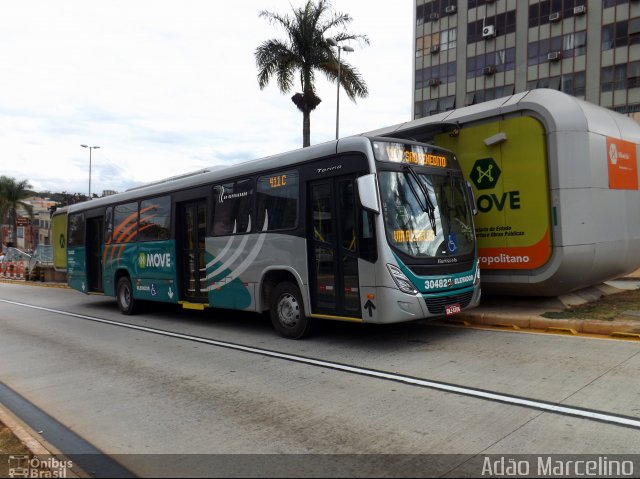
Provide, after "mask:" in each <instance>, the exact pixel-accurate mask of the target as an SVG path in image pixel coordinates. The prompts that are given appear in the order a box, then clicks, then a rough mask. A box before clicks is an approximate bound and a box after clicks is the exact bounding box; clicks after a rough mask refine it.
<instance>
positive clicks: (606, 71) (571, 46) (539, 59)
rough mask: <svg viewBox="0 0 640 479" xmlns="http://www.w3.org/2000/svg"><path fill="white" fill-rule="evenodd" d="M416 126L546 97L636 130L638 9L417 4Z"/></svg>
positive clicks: (514, 2)
mask: <svg viewBox="0 0 640 479" xmlns="http://www.w3.org/2000/svg"><path fill="white" fill-rule="evenodd" d="M415 39H416V43H415V64H414V71H415V75H414V89H413V90H414V93H413V95H414V103H413V105H414V107H413V117H414V119H417V118H422V117H424V116H428V115H431V114H434V113H437V112H442V111H447V110H451V109H454V108H460V107H463V106H468V105H473V104H476V103H481V102H483V101H487V100H492V99H494V98H499V97H502V96H507V95H510V94H513V93H517V92H521V91H526V90H530V89H533V88H552V89H556V90H561V91H563V92H565V93H569V94H571V95H574V96H576V97H579V98H581V99H584V100H586V101H589V102H592V103H595V104H598V105H601V106H604V107H607V108H611V109H614V110H616V111H618V112H621V113H625V114H628V115H630V116H633V117H634V118H635V119H636V121H638V120H640V1H639V0H416V2H415Z"/></svg>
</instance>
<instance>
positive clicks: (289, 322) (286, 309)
mask: <svg viewBox="0 0 640 479" xmlns="http://www.w3.org/2000/svg"><path fill="white" fill-rule="evenodd" d="M277 311H278V320H279V321H280V323H281V324H282V325H283V326H286V327H288V328H293V327H294V326H295V325H296V324H298V321H300V304H299V303H298V300H297V299H296V297H295V296H293V295H292V294H289V293H286V294H283V295H282V296H280V299H279V300H278V308H277Z"/></svg>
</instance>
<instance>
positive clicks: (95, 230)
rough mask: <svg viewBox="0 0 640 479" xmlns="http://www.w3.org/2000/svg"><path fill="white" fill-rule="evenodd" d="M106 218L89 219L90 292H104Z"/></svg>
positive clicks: (87, 255)
mask: <svg viewBox="0 0 640 479" xmlns="http://www.w3.org/2000/svg"><path fill="white" fill-rule="evenodd" d="M103 238H104V218H103V217H102V216H101V217H99V218H88V219H87V236H86V247H87V253H86V258H87V283H88V287H89V291H90V292H96V293H102V292H103V288H102V240H103Z"/></svg>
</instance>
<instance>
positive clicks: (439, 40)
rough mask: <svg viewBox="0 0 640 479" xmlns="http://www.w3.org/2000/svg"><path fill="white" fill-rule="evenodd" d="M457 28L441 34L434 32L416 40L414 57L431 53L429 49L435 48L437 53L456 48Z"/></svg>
mask: <svg viewBox="0 0 640 479" xmlns="http://www.w3.org/2000/svg"><path fill="white" fill-rule="evenodd" d="M457 32H458V30H457V28H450V29H449V30H443V31H442V32H435V33H432V34H430V35H424V36H422V37H420V38H417V39H416V56H417V57H420V56H422V55H427V54H429V53H431V47H437V48H438V51H444V50H449V49H451V48H455V47H456V41H457V37H458V35H457Z"/></svg>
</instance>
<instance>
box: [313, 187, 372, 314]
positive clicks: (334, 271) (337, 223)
mask: <svg viewBox="0 0 640 479" xmlns="http://www.w3.org/2000/svg"><path fill="white" fill-rule="evenodd" d="M309 202H310V205H309V211H310V213H311V218H310V220H309V221H310V225H311V228H310V236H311V237H310V238H309V245H310V248H309V266H310V268H309V285H310V286H309V287H310V293H311V306H312V312H313V313H314V314H325V315H327V316H342V317H349V318H361V317H362V313H361V310H360V292H359V281H358V233H357V227H356V225H357V223H356V198H355V177H351V176H350V177H334V178H327V179H323V180H318V181H313V182H311V183H310V184H309Z"/></svg>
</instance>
